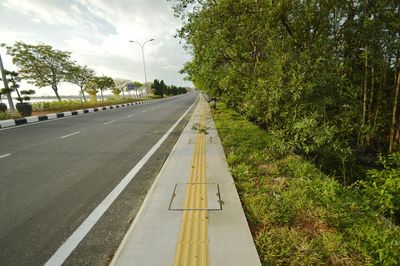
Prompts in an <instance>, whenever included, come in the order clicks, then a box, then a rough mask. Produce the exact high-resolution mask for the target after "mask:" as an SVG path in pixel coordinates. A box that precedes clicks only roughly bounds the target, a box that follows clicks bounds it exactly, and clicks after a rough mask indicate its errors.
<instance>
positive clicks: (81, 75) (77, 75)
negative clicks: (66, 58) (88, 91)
mask: <svg viewBox="0 0 400 266" xmlns="http://www.w3.org/2000/svg"><path fill="white" fill-rule="evenodd" d="M67 70H68V71H67V76H66V80H67V81H68V82H70V83H72V84H75V85H78V86H79V89H80V90H81V93H82V96H83V99H84V101H85V102H86V97H85V93H84V90H83V88H84V86H85V84H86V82H88V81H89V80H90V79H92V78H93V77H94V76H95V72H94V70H93V69H90V68H89V67H88V66H80V65H76V64H71V65H70V66H68V68H67Z"/></svg>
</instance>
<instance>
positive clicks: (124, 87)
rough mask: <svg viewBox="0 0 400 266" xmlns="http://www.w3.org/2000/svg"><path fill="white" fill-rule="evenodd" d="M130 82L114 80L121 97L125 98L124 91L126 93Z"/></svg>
mask: <svg viewBox="0 0 400 266" xmlns="http://www.w3.org/2000/svg"><path fill="white" fill-rule="evenodd" d="M130 82H131V81H130V80H128V79H114V84H115V86H116V87H117V88H118V89H120V90H121V92H122V96H125V91H128V84H129V83H130ZM128 93H129V91H128Z"/></svg>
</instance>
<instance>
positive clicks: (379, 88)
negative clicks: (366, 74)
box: [374, 56, 392, 127]
mask: <svg viewBox="0 0 400 266" xmlns="http://www.w3.org/2000/svg"><path fill="white" fill-rule="evenodd" d="M391 60H392V59H391V57H390V56H389V57H388V59H387V60H386V59H385V66H384V67H383V78H382V82H381V84H380V86H379V87H378V96H377V99H376V109H375V117H374V127H376V122H377V120H378V114H379V108H380V107H381V101H382V92H383V88H384V87H385V84H386V73H387V68H388V66H390V61H391Z"/></svg>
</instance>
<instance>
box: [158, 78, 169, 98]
mask: <svg viewBox="0 0 400 266" xmlns="http://www.w3.org/2000/svg"><path fill="white" fill-rule="evenodd" d="M166 89H167V85H165V83H164V80H161V82H160V90H159V93H160V94H159V95H160V96H161V98H164V94H165V91H166Z"/></svg>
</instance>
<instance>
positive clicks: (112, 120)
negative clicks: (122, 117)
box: [103, 120, 115, 125]
mask: <svg viewBox="0 0 400 266" xmlns="http://www.w3.org/2000/svg"><path fill="white" fill-rule="evenodd" d="M114 122H115V121H114V120H112V121H109V122H106V123H103V125H108V124H111V123H114Z"/></svg>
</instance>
